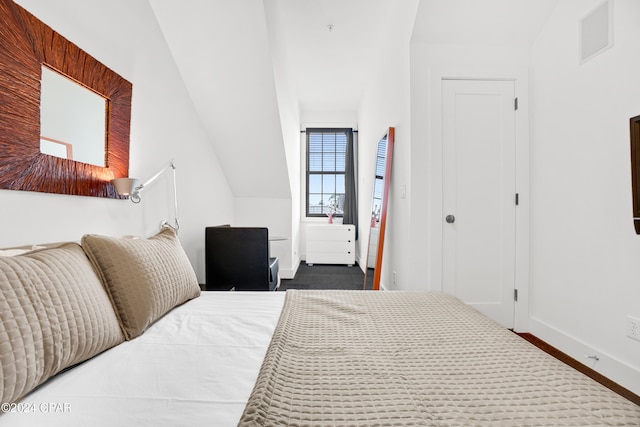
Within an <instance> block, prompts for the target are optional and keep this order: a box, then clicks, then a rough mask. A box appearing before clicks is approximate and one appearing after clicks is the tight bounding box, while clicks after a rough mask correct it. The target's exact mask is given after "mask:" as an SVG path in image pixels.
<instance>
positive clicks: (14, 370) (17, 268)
mask: <svg viewBox="0 0 640 427" xmlns="http://www.w3.org/2000/svg"><path fill="white" fill-rule="evenodd" d="M123 341H124V336H123V335H122V331H121V330H120V325H119V324H118V319H117V318H116V315H115V312H114V310H113V307H112V305H111V302H110V301H109V296H108V295H107V293H106V292H105V290H104V288H103V286H102V283H100V279H99V278H98V276H97V275H96V273H95V270H94V268H93V266H92V265H91V262H89V259H88V258H87V256H86V255H85V253H84V252H83V251H82V248H80V246H79V245H77V244H75V243H69V244H65V245H62V246H60V247H57V248H55V249H44V250H41V251H38V252H33V253H30V254H26V255H17V256H13V257H0V403H10V402H15V401H16V400H18V399H20V398H21V397H22V396H24V395H25V394H27V393H28V392H29V391H30V390H32V389H33V388H35V387H36V386H38V385H39V384H41V383H43V382H44V381H46V380H47V378H49V377H50V376H52V375H54V374H56V373H57V372H60V371H61V370H62V369H64V368H67V367H69V366H72V365H75V364H77V363H80V362H82V361H84V360H86V359H88V358H90V357H92V356H94V355H96V354H98V353H101V352H102V351H104V350H106V349H108V348H111V347H113V346H114V345H116V344H119V343H121V342H123Z"/></svg>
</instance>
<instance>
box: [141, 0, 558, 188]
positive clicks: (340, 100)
mask: <svg viewBox="0 0 640 427" xmlns="http://www.w3.org/2000/svg"><path fill="white" fill-rule="evenodd" d="M558 1H559V0H190V1H189V2H177V1H175V0H149V2H150V4H151V7H152V9H153V11H154V14H155V15H156V18H157V20H158V23H159V25H160V28H161V30H162V33H163V34H164V37H165V39H166V41H167V44H168V46H169V49H170V50H171V52H172V55H173V57H174V59H175V62H176V64H177V67H178V70H179V71H180V74H181V76H182V78H183V80H184V82H185V86H186V88H187V90H188V92H189V94H190V96H191V98H192V100H193V103H194V106H195V108H196V110H197V111H198V114H199V116H200V119H201V122H202V123H203V126H204V127H205V130H206V131H207V133H208V135H209V138H210V139H211V141H212V144H213V146H214V149H215V151H216V153H217V155H218V157H219V158H220V160H221V164H222V168H223V170H224V172H225V176H226V177H227V180H228V181H229V184H230V186H231V189H232V191H233V192H234V194H235V195H236V197H277V198H280V197H285V198H288V197H290V196H291V190H290V188H291V187H290V185H289V184H290V179H298V177H289V176H288V173H287V164H286V161H287V160H286V155H285V149H284V142H283V134H282V126H281V116H280V115H281V111H283V109H282V107H283V106H282V103H283V102H290V103H293V104H295V105H291V106H289V107H291V108H290V109H289V111H297V112H298V114H300V115H304V116H305V117H308V116H309V115H313V114H314V113H319V112H328V111H332V112H350V113H351V114H352V117H357V111H358V109H359V107H360V102H361V99H362V97H363V94H364V91H365V90H366V88H367V85H368V84H369V82H370V79H371V78H372V77H373V76H374V75H375V72H374V71H375V68H376V67H378V66H380V65H381V64H382V60H383V58H384V55H385V52H388V51H389V49H394V47H395V46H394V44H400V43H403V44H404V45H405V46H406V44H407V43H409V42H410V40H412V41H414V42H424V43H438V44H486V45H514V44H517V45H524V46H528V45H530V44H531V43H532V42H533V40H534V39H535V37H536V35H537V34H538V33H539V31H540V29H541V28H542V26H543V25H544V23H545V22H546V20H547V19H548V17H549V16H550V14H551V12H552V11H553V8H554V7H555V6H556V4H557V3H558ZM187 6H188V7H187ZM398 48H399V46H398ZM274 70H275V71H274ZM276 82H278V84H276ZM285 86H286V87H285ZM283 90H286V92H287V94H292V96H291V95H290V96H287V97H284V96H280V97H279V96H278V94H279V93H282V91H283ZM279 102H280V104H279ZM298 121H300V117H298ZM247 154H249V155H247ZM256 173H258V174H260V175H261V176H262V179H260V180H256V179H255V176H256Z"/></svg>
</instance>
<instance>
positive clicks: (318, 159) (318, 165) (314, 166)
mask: <svg viewBox="0 0 640 427" xmlns="http://www.w3.org/2000/svg"><path fill="white" fill-rule="evenodd" d="M307 169H308V170H309V171H312V172H322V154H321V153H309V156H308V164H307Z"/></svg>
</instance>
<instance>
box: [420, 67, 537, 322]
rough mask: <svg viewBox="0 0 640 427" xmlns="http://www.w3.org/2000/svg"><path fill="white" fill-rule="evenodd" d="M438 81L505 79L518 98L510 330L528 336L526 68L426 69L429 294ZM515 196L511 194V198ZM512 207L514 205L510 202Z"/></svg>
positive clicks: (435, 216) (435, 279) (437, 236)
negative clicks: (514, 299)
mask: <svg viewBox="0 0 640 427" xmlns="http://www.w3.org/2000/svg"><path fill="white" fill-rule="evenodd" d="M443 80H509V81H513V82H514V85H515V96H516V97H517V98H518V111H517V112H516V118H515V120H516V123H515V130H516V160H515V161H516V165H515V167H516V192H517V193H518V194H519V204H518V207H517V208H516V219H515V221H516V230H515V238H516V245H515V278H514V286H515V289H517V290H518V300H517V302H516V303H515V312H514V323H513V324H514V330H515V331H517V332H528V331H529V210H530V197H529V196H530V191H529V174H530V172H529V158H530V155H529V79H528V72H527V70H526V68H520V67H432V68H430V69H429V92H430V93H429V100H430V102H429V107H430V111H431V113H430V114H429V119H428V120H429V129H430V136H429V139H430V141H431V143H430V144H429V148H428V159H429V160H428V169H429V177H428V179H429V184H428V187H429V192H430V197H429V201H430V203H429V213H428V217H429V230H428V240H427V241H428V242H429V243H428V245H429V254H430V260H429V266H430V268H429V282H430V284H431V286H430V288H431V289H433V290H442V265H443V264H442V262H443V257H442V244H443V221H444V219H443V218H444V217H443V211H442V209H443V203H442V196H443V194H442V184H443V172H444V170H443V165H442V154H443V123H442V120H443V115H442V81H443ZM514 197H515V195H514ZM514 202H515V201H514Z"/></svg>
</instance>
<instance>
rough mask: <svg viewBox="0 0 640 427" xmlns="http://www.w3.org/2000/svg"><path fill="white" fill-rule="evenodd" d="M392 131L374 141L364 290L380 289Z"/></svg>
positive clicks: (391, 153)
mask: <svg viewBox="0 0 640 427" xmlns="http://www.w3.org/2000/svg"><path fill="white" fill-rule="evenodd" d="M394 130H395V129H394V128H392V127H390V128H389V129H388V130H387V133H386V134H385V135H384V136H383V137H382V138H381V139H380V140H379V141H378V148H377V150H376V164H375V173H374V177H373V198H372V202H371V219H370V220H371V223H370V228H369V241H368V242H369V243H368V245H367V268H366V269H365V275H364V288H365V289H373V290H379V289H380V278H381V274H382V253H383V248H384V236H385V231H386V228H387V205H388V202H389V181H390V178H391V163H392V155H393V142H394Z"/></svg>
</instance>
